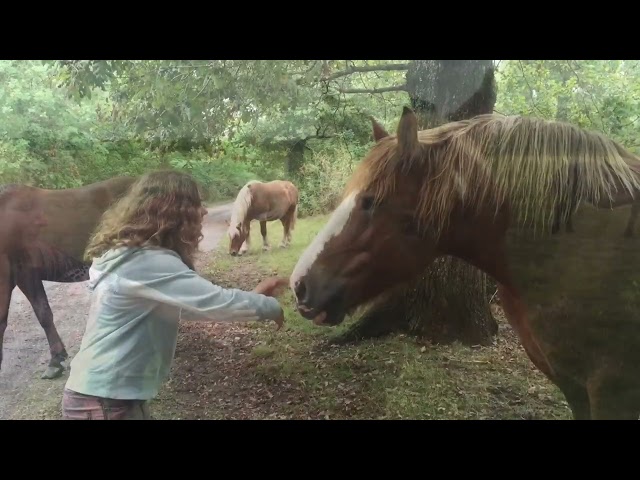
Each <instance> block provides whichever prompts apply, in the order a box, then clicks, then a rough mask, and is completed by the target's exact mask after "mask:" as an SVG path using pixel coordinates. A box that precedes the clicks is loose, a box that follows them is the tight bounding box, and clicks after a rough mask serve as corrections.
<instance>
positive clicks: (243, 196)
mask: <svg viewBox="0 0 640 480" xmlns="http://www.w3.org/2000/svg"><path fill="white" fill-rule="evenodd" d="M297 217H298V189H297V188H296V186H295V185H294V184H293V183H291V182H288V181H285V180H274V181H272V182H266V183H264V182H260V181H257V180H252V181H250V182H248V183H247V184H246V185H245V186H244V187H242V188H241V189H240V191H239V192H238V195H237V196H236V201H235V202H234V204H233V207H232V210H231V220H229V221H227V225H228V226H229V229H228V234H229V253H230V254H231V255H233V256H235V255H242V254H244V253H245V252H246V251H247V250H249V246H250V242H251V221H252V220H258V221H259V222H260V233H261V234H262V249H263V250H268V249H269V248H270V246H269V241H268V240H267V222H270V221H274V220H280V221H281V222H282V226H283V228H284V236H283V237H282V242H281V243H280V247H282V248H285V247H287V246H289V244H290V243H291V232H292V231H293V229H294V227H295V225H296V219H297Z"/></svg>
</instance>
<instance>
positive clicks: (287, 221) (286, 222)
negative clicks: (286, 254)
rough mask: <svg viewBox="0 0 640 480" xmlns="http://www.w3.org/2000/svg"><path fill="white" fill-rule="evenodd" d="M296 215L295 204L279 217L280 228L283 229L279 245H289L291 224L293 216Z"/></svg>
mask: <svg viewBox="0 0 640 480" xmlns="http://www.w3.org/2000/svg"><path fill="white" fill-rule="evenodd" d="M294 215H296V208H295V206H294V207H292V208H290V209H289V211H288V212H287V214H286V215H285V216H284V217H282V218H281V219H280V221H281V222H282V228H283V229H284V235H283V238H282V243H281V244H280V246H281V247H283V248H284V247H288V246H289V245H291V226H292V225H293V216H294Z"/></svg>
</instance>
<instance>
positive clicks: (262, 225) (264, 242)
mask: <svg viewBox="0 0 640 480" xmlns="http://www.w3.org/2000/svg"><path fill="white" fill-rule="evenodd" d="M260 234H261V235H262V250H264V251H265V252H266V251H267V250H269V248H271V246H270V245H269V240H267V222H265V221H262V220H261V221H260Z"/></svg>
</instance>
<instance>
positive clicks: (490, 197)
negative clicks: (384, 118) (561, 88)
mask: <svg viewBox="0 0 640 480" xmlns="http://www.w3.org/2000/svg"><path fill="white" fill-rule="evenodd" d="M418 140H419V144H418V145H419V147H418V148H417V151H415V152H413V154H412V155H410V157H409V158H399V155H397V154H396V149H397V137H396V136H395V135H390V136H389V137H386V138H383V139H382V140H380V141H379V142H378V143H377V144H376V145H375V146H374V147H373V149H372V150H371V151H370V153H369V154H368V155H367V157H366V158H365V159H364V160H363V161H362V162H361V164H360V165H359V166H358V168H357V169H356V171H355V173H354V175H353V176H352V178H351V180H350V182H349V184H348V185H347V188H346V190H345V195H348V194H349V193H351V192H353V191H360V190H367V191H368V192H369V193H372V194H373V195H374V196H375V199H376V201H377V202H380V201H382V200H384V199H385V198H388V196H389V195H390V194H392V193H393V192H394V191H395V188H396V184H398V183H399V181H400V178H399V177H400V176H402V175H408V174H409V173H410V172H411V173H410V174H411V176H412V177H415V176H418V177H421V178H423V179H424V182H423V184H422V185H421V192H420V199H421V200H420V203H419V204H418V205H416V219H417V220H418V221H419V223H420V224H421V226H424V227H426V226H427V225H428V227H429V228H432V229H435V231H436V234H437V233H439V232H441V231H442V229H443V228H444V227H445V225H446V223H447V221H448V218H449V215H450V213H451V212H452V209H453V208H454V206H455V205H456V204H457V203H458V202H460V201H462V202H463V204H464V205H465V207H466V208H471V209H474V210H475V211H476V212H477V211H478V210H479V209H480V208H481V206H482V205H483V204H484V205H486V203H485V202H487V201H489V202H491V203H492V204H494V205H495V208H496V213H497V211H498V209H499V208H500V206H501V205H503V203H504V202H508V204H509V207H510V209H511V211H512V212H513V213H515V220H516V221H517V222H518V223H519V224H520V225H523V224H525V223H529V222H530V223H531V224H532V225H533V226H534V228H537V227H540V226H542V227H543V228H544V229H547V228H548V227H549V226H550V224H551V222H552V221H553V214H554V209H556V208H561V211H560V215H561V217H562V218H563V219H564V218H566V217H567V216H568V215H569V214H570V213H572V212H571V202H573V204H574V206H575V205H576V204H577V203H576V202H579V201H584V200H586V201H589V202H597V201H598V200H600V199H601V198H602V197H603V196H607V197H609V198H611V196H612V194H613V193H614V192H615V191H616V189H617V188H620V186H621V187H622V188H623V189H625V190H627V191H629V192H632V193H633V192H634V191H636V190H638V189H640V181H639V179H638V177H637V176H635V175H634V173H635V174H638V175H640V158H638V157H637V156H635V155H633V154H632V153H630V152H629V151H627V150H626V149H624V148H623V147H622V146H621V145H620V144H618V143H617V142H615V141H614V140H612V139H609V138H607V137H605V136H604V135H602V134H600V133H597V132H591V131H587V130H584V129H582V128H579V127H577V126H574V125H571V124H568V123H564V122H558V121H549V120H544V119H540V118H532V117H522V116H502V115H495V114H489V115H480V116H477V117H474V118H472V119H470V120H462V121H457V122H450V123H447V124H444V125H442V126H439V127H436V128H432V129H429V130H423V131H420V132H418ZM618 182H619V183H618ZM617 183H618V186H616V184H617ZM620 184H621V185H620ZM570 197H572V199H571V202H570V201H568V200H569V199H570Z"/></svg>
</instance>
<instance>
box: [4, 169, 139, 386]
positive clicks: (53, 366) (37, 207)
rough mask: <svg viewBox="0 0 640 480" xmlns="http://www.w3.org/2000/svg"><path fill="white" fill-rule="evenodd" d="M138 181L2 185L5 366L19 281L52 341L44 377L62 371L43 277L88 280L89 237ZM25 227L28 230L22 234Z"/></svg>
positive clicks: (63, 353)
mask: <svg viewBox="0 0 640 480" xmlns="http://www.w3.org/2000/svg"><path fill="white" fill-rule="evenodd" d="M134 181H135V178H132V177H118V178H112V179H110V180H106V181H103V182H98V183H94V184H91V185H87V186H84V187H80V188H72V189H63V190H45V189H40V188H35V187H28V186H24V185H7V186H0V209H1V210H2V212H1V213H0V218H3V224H2V232H1V234H0V366H1V364H2V344H3V339H4V332H5V330H6V328H7V317H8V314H9V305H10V302H11V294H12V292H13V289H14V288H15V287H16V285H17V286H18V288H20V290H22V292H23V293H24V295H25V297H27V299H28V300H29V303H30V304H31V306H32V308H33V310H34V312H35V314H36V317H37V318H38V321H39V322H40V325H41V326H42V328H43V329H44V332H45V334H46V336H47V341H48V343H49V349H50V352H51V360H50V362H49V366H48V368H47V370H46V372H45V373H44V375H43V376H42V378H56V377H58V376H59V375H60V374H61V373H62V371H63V366H62V362H63V361H64V360H66V359H67V358H68V354H67V351H66V349H65V346H64V344H63V342H62V339H61V338H60V335H59V334H58V331H57V330H56V327H55V324H54V322H53V313H52V312H51V307H50V306H49V302H48V300H47V295H46V292H45V290H44V286H43V284H42V281H43V280H47V281H51V282H82V281H85V280H89V274H88V272H89V266H88V264H87V263H86V262H85V261H84V258H83V257H84V251H85V248H86V245H87V243H88V241H89V238H90V236H91V234H92V233H93V230H94V229H95V227H96V226H97V224H98V222H99V221H100V217H101V216H102V214H103V212H104V211H105V210H106V209H107V208H108V207H109V206H110V205H111V204H112V203H113V202H114V201H115V200H116V199H117V198H119V197H120V196H121V195H122V194H123V193H124V192H125V191H126V190H127V189H128V188H129V186H130V185H131V184H132V183H133V182H134ZM13 204H15V205H14V206H12V205H13ZM12 212H13V213H12ZM25 229H26V232H27V234H26V235H25V234H21V233H20V232H21V231H23V230H25ZM9 237H10V238H9Z"/></svg>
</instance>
